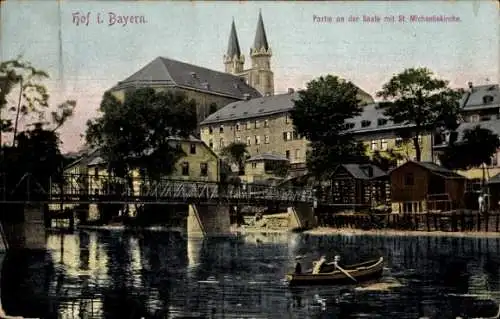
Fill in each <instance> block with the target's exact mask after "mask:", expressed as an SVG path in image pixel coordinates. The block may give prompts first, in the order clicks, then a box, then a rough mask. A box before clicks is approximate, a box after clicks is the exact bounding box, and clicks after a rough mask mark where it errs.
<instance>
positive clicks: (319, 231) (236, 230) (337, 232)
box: [78, 225, 500, 238]
mask: <svg viewBox="0 0 500 319" xmlns="http://www.w3.org/2000/svg"><path fill="white" fill-rule="evenodd" d="M78 229H83V230H109V231H124V230H145V231H158V232H171V231H177V232H180V233H184V232H185V230H184V229H182V228H181V227H164V226H149V227H132V228H128V227H125V226H123V225H107V226H106V225H104V226H87V225H81V226H78ZM230 232H231V233H233V234H242V235H244V234H255V233H267V234H280V233H281V234H284V233H291V232H292V231H290V230H289V229H287V228H265V227H236V226H232V227H231V230H230ZM302 233H303V234H307V235H312V236H394V237H401V236H412V237H418V236H432V237H436V236H439V237H473V238H495V237H498V238H500V233H497V232H451V231H423V230H418V231H414V230H395V229H373V230H363V229H355V228H332V227H317V228H313V229H310V230H305V231H303V232H302Z"/></svg>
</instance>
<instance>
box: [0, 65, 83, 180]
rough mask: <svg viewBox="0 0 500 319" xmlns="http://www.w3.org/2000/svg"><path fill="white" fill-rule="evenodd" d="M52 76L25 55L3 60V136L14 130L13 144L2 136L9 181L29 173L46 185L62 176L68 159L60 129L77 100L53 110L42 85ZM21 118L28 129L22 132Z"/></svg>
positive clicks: (0, 106) (1, 153)
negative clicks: (7, 142) (19, 126)
mask: <svg viewBox="0 0 500 319" xmlns="http://www.w3.org/2000/svg"><path fill="white" fill-rule="evenodd" d="M48 77H49V75H48V74H47V73H46V72H45V71H42V70H39V69H36V68H35V67H33V66H32V65H31V63H29V62H26V61H22V60H21V58H17V59H14V60H9V61H5V62H1V63H0V79H2V80H3V81H2V86H1V90H0V112H1V114H2V115H3V116H2V118H1V119H0V136H1V133H13V137H12V138H13V140H12V144H11V145H9V146H6V145H4V143H2V140H1V139H0V148H1V150H0V162H1V165H0V170H1V172H3V173H7V174H8V176H9V183H17V181H19V179H20V178H21V176H23V175H24V174H25V173H27V172H29V173H31V174H32V175H33V176H34V177H35V179H37V180H38V182H39V183H40V184H41V185H42V186H43V187H48V180H49V178H56V177H61V174H62V167H63V163H64V158H63V157H62V155H61V152H60V149H59V146H60V144H61V141H60V139H59V135H58V133H57V130H58V129H59V128H60V127H61V126H63V125H64V123H65V122H66V121H67V119H69V118H70V117H71V116H72V115H73V112H74V109H75V107H76V101H74V100H68V101H65V102H63V103H61V104H59V105H58V106H56V108H55V109H54V110H52V111H50V109H51V108H50V103H49V93H48V91H47V89H46V87H45V86H44V85H43V84H42V81H43V80H44V79H47V78H48ZM16 90H18V92H16ZM48 115H50V116H48ZM47 117H50V119H49V120H45V119H46V118H47ZM24 119H26V121H23V120H24ZM21 121H23V124H24V129H23V130H22V131H20V132H18V124H19V122H21ZM10 186H13V185H10Z"/></svg>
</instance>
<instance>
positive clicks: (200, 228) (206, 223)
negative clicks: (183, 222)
mask: <svg viewBox="0 0 500 319" xmlns="http://www.w3.org/2000/svg"><path fill="white" fill-rule="evenodd" d="M230 234H231V223H230V219H229V205H226V204H214V205H207V204H189V208H188V218H187V235H188V237H194V238H196V237H219V236H229V235H230Z"/></svg>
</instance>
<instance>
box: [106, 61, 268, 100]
mask: <svg viewBox="0 0 500 319" xmlns="http://www.w3.org/2000/svg"><path fill="white" fill-rule="evenodd" d="M144 86H149V87H151V86H161V87H164V86H167V87H179V88H186V89H191V90H196V91H203V92H207V93H210V94H215V95H223V96H227V97H231V98H235V99H243V98H245V95H247V94H248V95H249V96H250V97H261V96H262V94H260V93H259V92H258V91H257V90H256V89H254V88H252V87H251V86H249V85H248V84H246V83H245V80H244V79H243V78H241V77H239V76H236V75H232V74H229V73H224V72H219V71H215V70H211V69H207V68H204V67H201V66H197V65H193V64H189V63H185V62H181V61H177V60H173V59H169V58H165V57H157V58H156V59H154V60H153V61H151V62H149V63H148V64H147V65H146V66H144V67H143V68H141V69H140V70H139V71H137V72H135V73H134V74H132V75H131V76H130V77H128V78H126V79H125V80H123V81H121V82H118V84H117V85H116V86H115V87H113V88H112V90H121V89H127V88H137V87H144Z"/></svg>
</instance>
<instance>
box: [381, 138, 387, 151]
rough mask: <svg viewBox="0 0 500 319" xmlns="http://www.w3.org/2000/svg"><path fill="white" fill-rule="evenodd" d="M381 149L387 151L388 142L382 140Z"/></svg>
mask: <svg viewBox="0 0 500 319" xmlns="http://www.w3.org/2000/svg"><path fill="white" fill-rule="evenodd" d="M380 148H381V149H382V151H387V140H385V139H382V140H381V141H380Z"/></svg>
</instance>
